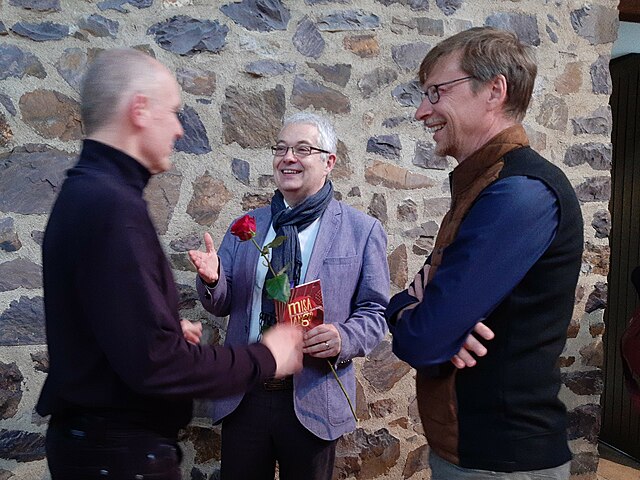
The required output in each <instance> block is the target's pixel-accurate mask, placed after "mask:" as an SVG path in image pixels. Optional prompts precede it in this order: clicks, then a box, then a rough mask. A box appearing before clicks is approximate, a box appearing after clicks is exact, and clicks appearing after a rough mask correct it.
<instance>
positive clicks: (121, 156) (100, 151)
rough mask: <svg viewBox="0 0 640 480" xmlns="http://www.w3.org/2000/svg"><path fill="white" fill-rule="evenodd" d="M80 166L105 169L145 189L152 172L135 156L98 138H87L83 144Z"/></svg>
mask: <svg viewBox="0 0 640 480" xmlns="http://www.w3.org/2000/svg"><path fill="white" fill-rule="evenodd" d="M78 167H81V168H91V169H95V170H100V171H103V172H105V173H107V174H109V175H113V176H116V177H120V178H121V179H122V180H124V181H125V182H126V183H127V184H128V185H131V186H132V187H134V188H136V189H139V190H140V191H142V190H144V187H146V186H147V183H148V182H149V179H150V178H151V173H150V172H149V170H147V169H146V168H145V167H144V166H143V165H142V164H140V162H138V161H137V160H136V159H135V158H133V157H131V156H130V155H127V154H126V153H124V152H123V151H122V150H118V149H116V148H113V147H111V146H109V145H106V144H104V143H100V142H98V141H96V140H90V139H86V140H84V142H83V144H82V153H81V155H80V161H79V162H78Z"/></svg>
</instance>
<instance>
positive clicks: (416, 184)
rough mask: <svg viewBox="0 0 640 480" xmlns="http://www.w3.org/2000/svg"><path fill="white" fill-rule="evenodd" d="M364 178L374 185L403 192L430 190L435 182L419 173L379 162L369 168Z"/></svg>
mask: <svg viewBox="0 0 640 480" xmlns="http://www.w3.org/2000/svg"><path fill="white" fill-rule="evenodd" d="M364 177H365V179H366V180H367V182H369V183H370V184H372V185H383V186H385V187H387V188H400V189H403V190H413V189H416V188H429V187H433V186H434V185H435V182H434V181H433V180H432V179H431V178H429V177H426V176H424V175H421V174H419V173H412V172H410V171H409V170H407V169H406V168H402V167H398V166H397V165H391V164H389V163H384V162H381V161H379V160H376V161H374V162H373V165H371V166H369V167H367V169H366V170H365V172H364Z"/></svg>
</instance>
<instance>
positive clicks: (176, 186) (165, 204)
mask: <svg viewBox="0 0 640 480" xmlns="http://www.w3.org/2000/svg"><path fill="white" fill-rule="evenodd" d="M181 185H182V174H181V173H180V172H178V171H177V170H176V169H172V170H170V171H168V172H165V173H163V174H161V175H154V176H153V177H151V180H149V184H148V185H147V188H146V189H145V191H144V198H145V200H146V201H147V204H148V205H149V215H150V216H151V220H153V224H154V225H155V227H156V230H157V232H158V234H159V235H164V234H165V233H167V230H168V229H169V221H170V220H171V217H172V215H173V210H174V209H175V206H176V204H177V203H178V198H179V197H180V186H181Z"/></svg>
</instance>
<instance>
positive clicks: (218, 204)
mask: <svg viewBox="0 0 640 480" xmlns="http://www.w3.org/2000/svg"><path fill="white" fill-rule="evenodd" d="M232 198H233V194H232V193H231V192H230V191H229V190H228V189H227V187H226V186H225V184H224V182H223V181H222V180H218V179H216V178H213V177H212V176H211V174H210V173H209V172H206V173H205V174H204V175H203V176H201V177H200V178H198V179H197V180H196V181H195V182H194V185H193V197H191V201H190V202H189V205H188V206H187V213H188V214H189V215H191V217H192V218H193V219H194V220H195V221H196V223H198V224H199V225H205V226H211V225H213V223H214V222H215V221H216V220H217V219H218V215H220V212H221V211H222V209H223V208H224V206H225V205H226V204H227V202H229V200H231V199H232Z"/></svg>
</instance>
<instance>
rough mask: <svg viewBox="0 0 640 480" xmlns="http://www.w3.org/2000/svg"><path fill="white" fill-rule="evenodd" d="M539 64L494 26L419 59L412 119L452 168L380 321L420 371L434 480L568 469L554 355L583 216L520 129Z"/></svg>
mask: <svg viewBox="0 0 640 480" xmlns="http://www.w3.org/2000/svg"><path fill="white" fill-rule="evenodd" d="M536 70H537V69H536V65H535V63H534V60H533V58H532V54H531V52H530V49H529V48H528V47H526V46H524V45H522V44H521V43H520V42H519V41H518V39H517V37H516V36H515V35H513V34H512V33H508V32H505V31H500V30H496V29H493V28H490V27H483V28H472V29H470V30H467V31H464V32H461V33H459V34H457V35H454V36H453V37H450V38H448V39H446V40H444V41H442V42H441V43H439V44H438V45H436V46H435V47H434V48H433V49H432V50H431V51H430V52H429V53H428V54H427V56H426V57H425V59H424V60H423V62H422V65H421V66H420V81H421V83H422V85H423V88H424V92H425V98H424V100H423V101H422V103H421V105H420V106H419V108H418V110H417V112H416V118H417V119H418V120H420V121H422V122H423V123H424V125H425V127H426V129H428V130H429V131H430V132H432V133H433V139H434V141H435V143H436V153H437V154H439V155H450V156H452V157H455V158H456V160H457V161H458V166H457V167H456V168H455V169H454V171H453V172H452V174H451V196H452V202H451V209H450V211H449V212H448V213H447V214H446V216H445V217H444V219H443V221H442V224H441V226H440V231H439V232H438V236H437V238H436V243H435V247H434V250H433V252H432V254H431V255H430V257H429V258H428V259H427V262H426V264H425V266H424V268H423V269H422V270H421V271H420V272H418V275H416V278H415V279H414V281H413V283H412V284H411V285H410V286H409V288H408V289H407V290H405V291H403V292H401V293H399V294H398V295H395V296H394V297H393V298H392V299H391V302H390V304H389V308H388V310H387V314H386V315H387V319H388V322H389V326H390V330H391V332H392V334H393V349H394V352H395V353H396V355H398V357H400V358H401V359H403V360H405V361H407V362H408V363H410V364H411V365H412V366H414V367H415V368H416V369H417V370H418V373H417V379H416V382H417V391H418V406H419V410H420V415H421V419H422V422H423V425H424V429H425V433H426V435H427V439H428V442H429V445H430V447H431V457H430V464H431V469H432V477H431V478H432V479H433V480H445V479H446V480H456V479H474V480H478V479H480V480H481V479H485V478H487V479H488V478H492V479H495V478H505V479H510V478H515V477H513V474H512V473H511V472H521V476H518V477H517V478H539V477H538V476H536V475H542V474H544V475H546V476H545V477H544V478H554V479H566V478H568V477H569V461H570V459H571V453H570V451H569V448H568V445H567V435H566V424H567V415H566V410H565V407H564V405H563V404H562V402H561V401H560V400H559V399H558V396H557V395H558V390H559V389H560V374H559V369H558V366H557V360H558V357H559V355H560V353H561V352H562V349H563V347H564V344H565V341H566V330H567V326H568V324H569V321H570V319H571V314H572V311H573V305H574V295H575V287H576V283H577V279H578V273H579V269H580V263H581V254H582V244H583V230H582V217H581V212H580V207H579V204H578V201H577V199H576V196H575V192H574V190H573V188H572V187H571V184H570V183H569V181H568V180H567V178H566V177H565V175H564V174H563V173H562V171H561V170H560V169H558V168H557V167H555V166H553V165H552V164H550V163H549V162H548V161H546V160H545V159H543V158H542V157H541V156H540V155H538V154H537V153H536V152H534V151H533V150H532V149H531V148H530V147H529V142H528V139H527V136H526V134H525V131H524V129H523V127H522V125H521V121H522V119H523V117H524V116H525V113H526V110H527V107H528V105H529V101H530V99H531V93H532V90H533V85H534V80H535V76H536ZM480 321H482V322H483V323H484V324H485V325H486V326H487V327H489V328H490V329H491V330H492V331H493V332H494V333H495V339H494V340H493V341H492V343H491V344H490V346H489V352H488V353H487V355H486V357H484V358H482V359H480V360H479V361H478V362H477V365H476V366H475V367H474V368H463V369H461V370H456V369H455V368H454V367H453V365H452V364H451V363H450V362H449V360H450V359H451V357H452V356H454V354H456V352H458V350H459V349H460V347H461V346H463V344H464V343H465V339H466V337H467V335H468V334H469V333H470V332H471V331H472V330H473V328H474V326H475V325H476V324H477V323H478V322H480ZM480 325H482V324H480ZM454 363H455V361H454Z"/></svg>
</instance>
